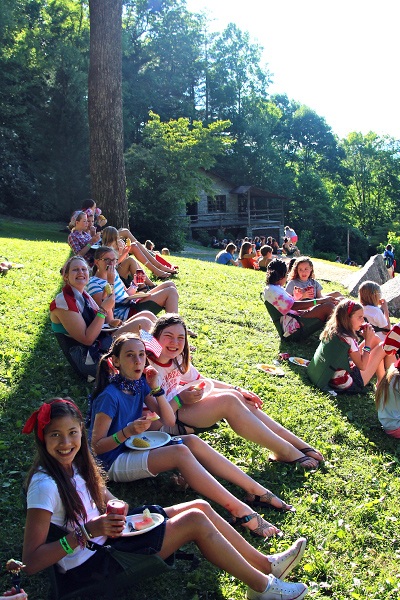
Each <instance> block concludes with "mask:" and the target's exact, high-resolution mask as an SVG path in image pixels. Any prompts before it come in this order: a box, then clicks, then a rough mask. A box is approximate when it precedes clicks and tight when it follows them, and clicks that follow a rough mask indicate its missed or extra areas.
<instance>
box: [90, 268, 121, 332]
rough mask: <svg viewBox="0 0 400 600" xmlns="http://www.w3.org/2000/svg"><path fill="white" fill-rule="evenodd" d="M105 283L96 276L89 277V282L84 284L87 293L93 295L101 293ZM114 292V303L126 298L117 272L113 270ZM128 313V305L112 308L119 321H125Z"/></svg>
mask: <svg viewBox="0 0 400 600" xmlns="http://www.w3.org/2000/svg"><path fill="white" fill-rule="evenodd" d="M106 283H107V281H106V280H105V279H100V277H96V276H94V277H91V278H90V280H89V283H88V284H87V286H86V290H87V293H88V294H90V296H94V295H95V294H98V293H100V294H102V293H103V290H104V288H105V285H106ZM114 293H115V304H118V302H122V301H123V300H125V298H128V296H129V294H128V293H127V292H126V290H125V286H124V284H123V283H122V281H121V278H120V276H119V275H118V273H117V272H115V282H114ZM128 313H129V306H127V307H123V306H119V307H118V308H114V317H115V318H116V319H121V321H125V319H127V317H128Z"/></svg>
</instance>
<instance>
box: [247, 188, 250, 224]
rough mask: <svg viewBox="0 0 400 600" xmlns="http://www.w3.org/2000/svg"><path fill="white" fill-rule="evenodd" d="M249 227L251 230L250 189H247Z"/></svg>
mask: <svg viewBox="0 0 400 600" xmlns="http://www.w3.org/2000/svg"><path fill="white" fill-rule="evenodd" d="M247 229H248V230H250V190H247Z"/></svg>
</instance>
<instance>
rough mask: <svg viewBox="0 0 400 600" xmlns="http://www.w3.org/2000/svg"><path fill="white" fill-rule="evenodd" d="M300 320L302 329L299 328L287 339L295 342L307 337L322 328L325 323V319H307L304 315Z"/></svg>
mask: <svg viewBox="0 0 400 600" xmlns="http://www.w3.org/2000/svg"><path fill="white" fill-rule="evenodd" d="M299 321H300V323H301V324H302V326H303V327H302V329H297V330H296V331H295V332H294V333H292V335H291V336H289V337H288V338H287V340H290V341H293V342H295V341H296V340H301V339H304V338H307V337H309V336H310V335H312V334H313V333H316V332H317V331H319V330H320V329H322V328H323V327H324V325H325V323H324V321H321V320H320V319H313V318H311V319H305V318H304V317H300V318H299Z"/></svg>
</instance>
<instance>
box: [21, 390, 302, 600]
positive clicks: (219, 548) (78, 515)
mask: <svg viewBox="0 0 400 600" xmlns="http://www.w3.org/2000/svg"><path fill="white" fill-rule="evenodd" d="M23 431H24V433H30V432H32V431H34V434H35V442H36V448H37V455H36V458H35V461H34V464H33V466H32V468H31V470H30V472H29V474H28V477H27V482H26V488H27V506H28V510H27V517H26V525H25V537H24V548H23V555H22V557H23V562H24V564H25V565H26V567H25V569H24V570H25V572H26V573H27V574H28V575H31V574H33V573H37V572H38V571H42V570H43V569H46V568H47V567H49V566H51V565H54V564H57V567H58V568H59V570H60V571H61V572H63V573H67V574H68V577H67V580H66V583H68V586H70V587H71V589H74V588H79V587H81V586H82V585H83V584H90V582H91V581H93V582H96V581H97V582H98V581H99V577H101V575H103V576H104V574H105V573H108V572H109V571H110V570H111V572H113V571H114V572H116V578H117V583H118V579H120V578H122V579H125V580H126V578H124V566H121V565H120V563H118V564H116V563H115V560H116V559H115V558H114V555H112V554H111V555H110V553H109V552H106V551H104V550H103V549H102V546H104V545H105V544H106V545H110V546H113V545H116V546H117V547H118V550H119V551H120V552H128V553H135V554H156V555H157V556H159V557H160V558H161V559H163V560H165V559H167V558H168V557H169V556H170V555H171V554H172V553H173V552H175V550H177V549H178V548H180V547H181V546H182V545H184V544H186V543H187V542H189V541H194V542H195V543H196V544H197V545H198V546H199V548H200V550H201V552H202V553H203V555H204V556H205V557H206V558H207V559H209V560H210V561H211V562H212V563H214V564H215V565H216V566H218V567H220V568H221V569H222V570H224V571H227V572H228V573H230V574H231V575H233V576H234V577H238V578H240V579H241V580H242V581H243V582H244V583H245V584H246V585H248V586H249V589H248V592H247V597H248V598H250V599H254V600H273V599H275V598H283V599H286V600H299V599H300V598H304V597H305V596H306V594H307V586H306V585H304V584H302V583H285V582H284V581H282V580H281V579H278V578H277V577H281V578H283V577H285V576H286V575H287V574H288V573H289V572H290V571H291V569H292V568H293V567H294V566H296V565H297V564H298V563H299V561H300V559H301V556H302V554H303V552H304V548H305V539H304V538H300V539H299V540H298V541H297V542H296V544H295V545H294V546H293V547H292V548H291V549H289V550H288V551H286V552H284V553H282V554H277V555H275V556H265V555H264V554H262V553H261V552H258V551H257V550H255V549H254V548H253V547H252V546H250V545H249V544H248V543H247V542H246V541H245V540H244V539H243V538H242V537H241V536H240V535H239V534H238V533H237V532H235V531H234V530H233V529H232V528H231V527H230V525H229V524H228V523H226V522H225V521H224V520H223V519H222V518H221V517H220V516H219V515H217V513H215V512H214V511H213V510H212V509H211V507H210V506H209V504H207V502H204V501H202V500H197V501H194V502H188V503H185V504H180V505H176V506H171V507H169V508H166V509H165V510H163V509H162V508H161V507H158V506H154V505H153V506H151V505H150V506H149V509H150V510H151V512H153V513H158V514H161V515H162V516H163V517H164V520H163V521H162V522H161V523H160V525H158V527H155V528H153V529H152V530H150V531H148V532H145V533H143V534H142V535H139V536H133V537H124V536H123V530H124V527H125V522H126V517H125V515H118V514H107V513H106V505H107V502H108V501H109V500H111V499H113V498H114V496H113V495H112V494H111V493H110V492H109V491H108V490H107V488H106V486H105V482H104V478H103V475H102V473H101V472H100V470H99V468H98V466H97V465H96V463H95V461H94V459H93V457H92V455H91V453H90V451H89V447H88V444H87V438H86V431H85V428H84V425H83V419H82V416H81V414H80V412H79V409H78V408H77V407H76V406H75V404H73V402H71V401H70V400H69V399H60V398H56V399H55V400H52V401H51V402H49V403H48V404H43V405H42V406H41V407H40V409H39V410H37V411H36V412H34V413H33V415H32V416H31V417H30V418H29V420H28V421H27V423H26V425H25V427H24V430H23ZM127 509H128V506H127V505H126V512H127ZM143 509H144V507H143V506H142V507H140V508H137V509H134V510H133V513H135V514H140V513H141V512H142V511H143ZM51 525H52V528H53V530H54V526H56V527H57V532H58V535H57V541H53V542H50V541H47V539H48V534H49V531H50V526H51ZM60 529H61V531H60ZM58 538H59V539H58ZM93 542H94V544H95V546H91V547H92V548H94V550H93V551H92V550H90V549H89V548H88V544H89V543H93ZM113 565H114V567H113ZM125 568H126V567H125ZM106 581H107V578H106V576H105V582H106ZM132 583H133V582H132Z"/></svg>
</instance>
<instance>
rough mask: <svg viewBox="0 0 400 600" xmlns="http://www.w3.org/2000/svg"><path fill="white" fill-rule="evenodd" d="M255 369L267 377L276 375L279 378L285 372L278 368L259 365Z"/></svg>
mask: <svg viewBox="0 0 400 600" xmlns="http://www.w3.org/2000/svg"><path fill="white" fill-rule="evenodd" d="M257 369H260V371H264V373H268V375H278V376H279V377H284V375H285V371H283V370H282V369H280V368H279V367H276V366H275V365H264V364H259V365H257Z"/></svg>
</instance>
